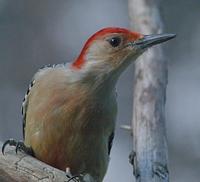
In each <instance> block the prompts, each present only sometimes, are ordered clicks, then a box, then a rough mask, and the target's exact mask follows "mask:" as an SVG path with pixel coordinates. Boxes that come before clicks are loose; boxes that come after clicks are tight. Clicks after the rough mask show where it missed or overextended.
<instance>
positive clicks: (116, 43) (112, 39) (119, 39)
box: [108, 37, 121, 47]
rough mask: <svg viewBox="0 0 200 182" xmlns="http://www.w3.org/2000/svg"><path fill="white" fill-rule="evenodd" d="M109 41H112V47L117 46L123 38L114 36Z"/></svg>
mask: <svg viewBox="0 0 200 182" xmlns="http://www.w3.org/2000/svg"><path fill="white" fill-rule="evenodd" d="M108 42H109V43H110V45H111V46H112V47H117V46H119V45H120V43H121V38H120V37H112V38H111V39H109V40H108Z"/></svg>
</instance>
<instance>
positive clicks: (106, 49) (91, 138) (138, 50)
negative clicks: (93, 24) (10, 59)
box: [2, 27, 175, 182]
mask: <svg viewBox="0 0 200 182" xmlns="http://www.w3.org/2000/svg"><path fill="white" fill-rule="evenodd" d="M174 37H175V34H156V35H143V34H141V33H138V32H133V31H130V30H127V29H125V28H118V27H109V28H104V29H102V30H100V31H98V32H96V33H95V34H94V35H92V36H91V37H90V38H89V39H88V40H87V42H86V43H85V45H84V47H83V49H82V51H81V53H80V55H79V56H78V58H77V59H76V60H75V61H74V62H72V63H66V64H58V65H54V66H47V67H44V68H43V69H40V70H39V71H38V72H37V73H36V74H35V75H34V77H33V81H32V82H31V84H30V86H29V89H28V91H27V93H26V95H25V98H24V102H23V105H22V114H23V134H24V143H23V142H17V141H15V140H13V139H10V140H7V141H6V142H5V143H4V145H3V148H2V152H4V148H5V146H6V145H7V144H10V145H14V146H16V150H18V149H20V150H23V151H25V152H26V153H29V154H31V155H33V156H35V157H36V158H37V159H39V160H41V161H43V162H45V163H47V164H49V165H51V166H54V167H56V168H58V169H61V170H64V171H65V170H66V168H70V172H71V173H72V174H73V175H78V174H89V175H91V176H92V178H93V179H94V181H95V182H102V180H103V178H104V176H105V174H106V170H107V167H108V163H109V155H110V151H111V147H112V140H113V138H114V130H115V120H116V114H117V101H116V89H115V86H116V82H117V80H118V78H119V76H120V75H121V73H122V72H123V71H124V70H125V69H126V68H127V67H128V65H130V63H132V62H134V61H135V60H136V59H137V58H138V56H140V55H141V54H142V53H143V52H145V50H147V49H148V48H149V47H151V46H154V45H156V44H159V43H162V42H165V41H167V40H170V39H172V38H174Z"/></svg>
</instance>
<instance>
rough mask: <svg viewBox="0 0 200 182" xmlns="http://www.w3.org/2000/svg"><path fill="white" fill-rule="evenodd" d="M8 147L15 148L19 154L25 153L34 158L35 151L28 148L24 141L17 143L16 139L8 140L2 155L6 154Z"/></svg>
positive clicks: (3, 147)
mask: <svg viewBox="0 0 200 182" xmlns="http://www.w3.org/2000/svg"><path fill="white" fill-rule="evenodd" d="M7 145H10V146H15V152H16V154H17V152H18V151H23V152H25V153H26V154H28V155H31V156H34V152H33V149H32V148H31V147H27V146H26V145H25V144H24V142H23V141H16V140H14V139H9V140H6V141H5V142H4V144H3V146H2V153H3V154H4V150H5V147H6V146H7Z"/></svg>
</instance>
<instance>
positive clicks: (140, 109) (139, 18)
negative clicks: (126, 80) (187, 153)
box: [129, 0, 169, 182]
mask: <svg viewBox="0 0 200 182" xmlns="http://www.w3.org/2000/svg"><path fill="white" fill-rule="evenodd" d="M129 15H130V20H131V27H132V29H133V30H136V31H139V32H141V33H143V34H156V33H161V32H162V21H161V17H160V12H159V9H158V1H156V0H129ZM134 79H135V80H134V95H133V98H134V101H133V121H132V126H133V127H132V128H133V148H134V150H133V151H134V158H133V161H132V162H133V171H134V175H135V177H136V181H137V182H161V181H162V182H168V181H169V174H168V167H167V163H168V150H167V142H166V131H165V113H164V111H165V97H166V85H167V64H166V60H165V59H164V58H163V53H162V48H161V46H156V47H154V48H151V49H150V50H148V51H147V52H146V53H145V54H144V55H143V56H141V57H140V58H139V60H137V61H136V63H135V77H134Z"/></svg>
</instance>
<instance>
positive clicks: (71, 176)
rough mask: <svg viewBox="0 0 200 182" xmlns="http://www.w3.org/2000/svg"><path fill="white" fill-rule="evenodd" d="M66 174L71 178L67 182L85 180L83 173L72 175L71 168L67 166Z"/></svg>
mask: <svg viewBox="0 0 200 182" xmlns="http://www.w3.org/2000/svg"><path fill="white" fill-rule="evenodd" d="M66 176H67V177H68V178H69V179H68V180H67V182H83V175H72V173H71V171H70V168H69V167H67V168H66Z"/></svg>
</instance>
